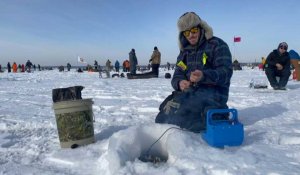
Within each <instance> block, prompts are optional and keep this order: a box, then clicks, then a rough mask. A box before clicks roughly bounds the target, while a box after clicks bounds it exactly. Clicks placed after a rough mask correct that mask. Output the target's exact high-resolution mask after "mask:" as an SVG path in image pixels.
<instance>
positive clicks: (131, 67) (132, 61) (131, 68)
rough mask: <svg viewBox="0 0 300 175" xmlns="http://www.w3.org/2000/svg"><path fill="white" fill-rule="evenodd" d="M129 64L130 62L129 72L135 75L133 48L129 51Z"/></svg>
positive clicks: (135, 61)
mask: <svg viewBox="0 0 300 175" xmlns="http://www.w3.org/2000/svg"><path fill="white" fill-rule="evenodd" d="M129 64H130V74H132V75H135V74H136V66H137V65H138V61H137V57H136V54H135V49H131V51H130V52H129Z"/></svg>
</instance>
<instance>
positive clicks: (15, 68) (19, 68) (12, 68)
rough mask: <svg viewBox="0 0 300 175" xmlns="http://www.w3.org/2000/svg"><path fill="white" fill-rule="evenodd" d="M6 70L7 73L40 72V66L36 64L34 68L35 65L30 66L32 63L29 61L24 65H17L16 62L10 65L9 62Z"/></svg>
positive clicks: (0, 68)
mask: <svg viewBox="0 0 300 175" xmlns="http://www.w3.org/2000/svg"><path fill="white" fill-rule="evenodd" d="M6 69H7V72H8V73H10V72H13V73H17V72H32V71H36V70H39V71H41V66H40V65H39V64H38V66H36V65H35V64H32V62H31V61H30V60H27V62H26V63H25V64H17V63H16V62H13V63H12V64H11V63H10V62H8V63H7V65H6ZM0 72H4V70H3V69H2V66H1V65H0Z"/></svg>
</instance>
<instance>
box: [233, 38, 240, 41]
mask: <svg viewBox="0 0 300 175" xmlns="http://www.w3.org/2000/svg"><path fill="white" fill-rule="evenodd" d="M233 42H241V37H234V38H233Z"/></svg>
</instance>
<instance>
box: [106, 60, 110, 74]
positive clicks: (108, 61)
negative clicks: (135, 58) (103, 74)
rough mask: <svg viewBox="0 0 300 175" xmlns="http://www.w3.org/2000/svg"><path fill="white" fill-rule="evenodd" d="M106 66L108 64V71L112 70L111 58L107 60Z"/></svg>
mask: <svg viewBox="0 0 300 175" xmlns="http://www.w3.org/2000/svg"><path fill="white" fill-rule="evenodd" d="M105 66H106V71H108V72H110V71H111V61H110V60H109V59H108V60H107V61H106V64H105Z"/></svg>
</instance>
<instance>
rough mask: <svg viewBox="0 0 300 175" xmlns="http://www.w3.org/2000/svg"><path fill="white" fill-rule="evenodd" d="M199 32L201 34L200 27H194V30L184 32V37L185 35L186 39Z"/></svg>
mask: <svg viewBox="0 0 300 175" xmlns="http://www.w3.org/2000/svg"><path fill="white" fill-rule="evenodd" d="M197 32H199V28H198V27H193V28H191V29H190V30H186V31H183V35H184V36H185V37H189V36H190V34H191V33H192V34H195V33H197Z"/></svg>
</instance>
